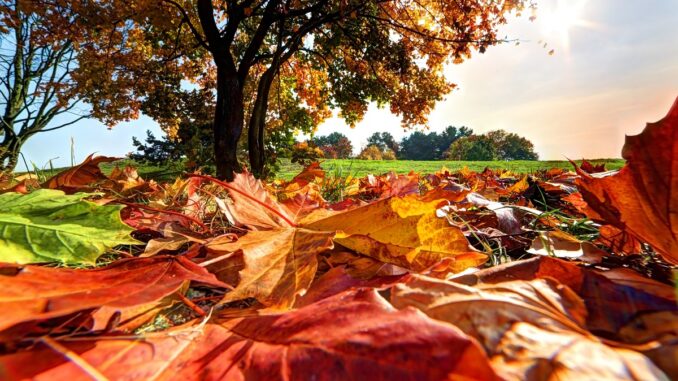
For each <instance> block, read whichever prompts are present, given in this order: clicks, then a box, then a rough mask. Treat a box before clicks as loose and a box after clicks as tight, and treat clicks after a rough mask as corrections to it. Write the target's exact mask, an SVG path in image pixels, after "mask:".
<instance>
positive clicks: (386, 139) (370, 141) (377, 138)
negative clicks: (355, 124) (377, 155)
mask: <svg viewBox="0 0 678 381" xmlns="http://www.w3.org/2000/svg"><path fill="white" fill-rule="evenodd" d="M367 145H368V146H370V145H374V146H377V147H379V149H380V150H381V151H382V152H383V151H386V150H387V149H389V150H391V151H393V153H395V154H396V155H397V154H398V151H399V150H400V145H399V144H398V142H396V140H395V138H393V135H391V134H390V133H388V132H375V133H373V134H372V135H371V136H370V137H369V138H367Z"/></svg>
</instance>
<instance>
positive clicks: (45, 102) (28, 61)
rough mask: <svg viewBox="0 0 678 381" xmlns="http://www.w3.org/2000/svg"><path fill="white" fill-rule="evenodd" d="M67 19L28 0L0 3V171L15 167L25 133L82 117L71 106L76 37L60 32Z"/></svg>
mask: <svg viewBox="0 0 678 381" xmlns="http://www.w3.org/2000/svg"><path fill="white" fill-rule="evenodd" d="M69 21H70V20H69V19H67V18H61V17H60V16H59V15H50V14H40V13H39V12H36V11H35V8H33V7H32V4H31V3H30V2H28V1H8V0H3V1H0V113H2V114H1V115H0V172H10V171H12V170H13V169H14V168H15V167H16V164H17V160H18V158H19V153H20V150H21V146H22V145H23V144H24V143H25V142H26V141H27V140H28V139H29V138H31V136H33V135H35V134H37V133H42V132H46V131H52V130H56V129H59V128H63V127H66V126H68V125H71V124H73V123H76V122H77V121H79V120H81V119H83V118H85V117H86V113H84V112H83V111H82V110H79V109H77V108H76V107H77V106H78V104H79V103H80V97H79V96H77V95H76V94H75V91H74V90H75V84H74V82H73V80H72V77H71V73H72V72H73V70H74V69H75V67H76V64H77V63H76V52H75V47H74V43H75V41H74V38H76V37H77V36H75V35H74V36H71V37H73V38H69V37H67V36H66V35H65V34H64V31H63V27H64V25H65V24H67V23H68V22H69Z"/></svg>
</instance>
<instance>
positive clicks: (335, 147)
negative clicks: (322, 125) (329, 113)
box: [313, 132, 353, 159]
mask: <svg viewBox="0 0 678 381" xmlns="http://www.w3.org/2000/svg"><path fill="white" fill-rule="evenodd" d="M313 143H314V144H315V145H316V146H318V148H320V149H321V150H322V151H323V152H324V153H325V157H326V158H332V159H348V158H349V157H351V155H353V144H351V141H350V140H349V139H348V137H346V135H344V134H342V133H340V132H333V133H331V134H329V135H327V136H314V137H313Z"/></svg>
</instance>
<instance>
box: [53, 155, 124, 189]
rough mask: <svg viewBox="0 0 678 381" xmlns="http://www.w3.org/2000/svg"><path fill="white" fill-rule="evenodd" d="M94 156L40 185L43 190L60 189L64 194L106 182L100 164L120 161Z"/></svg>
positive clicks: (114, 158) (115, 158)
mask: <svg viewBox="0 0 678 381" xmlns="http://www.w3.org/2000/svg"><path fill="white" fill-rule="evenodd" d="M93 156H94V154H92V155H89V156H87V158H86V159H85V161H83V162H82V163H80V164H78V165H76V166H75V167H72V168H69V169H67V170H65V171H63V172H60V173H58V174H56V175H54V176H53V177H51V178H50V179H48V180H47V181H45V182H44V183H43V184H42V187H43V188H48V189H61V190H63V191H64V192H66V193H75V192H78V191H82V190H87V189H89V188H91V186H92V185H94V184H95V183H97V182H99V181H102V180H106V179H107V177H106V175H104V174H103V173H102V172H101V169H99V164H100V163H110V162H112V161H116V160H120V158H117V157H106V156H97V157H93Z"/></svg>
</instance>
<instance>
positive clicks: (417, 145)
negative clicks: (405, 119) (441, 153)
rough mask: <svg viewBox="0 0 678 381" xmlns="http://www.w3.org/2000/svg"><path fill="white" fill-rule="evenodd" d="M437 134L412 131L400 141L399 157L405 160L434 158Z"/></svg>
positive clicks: (435, 155)
mask: <svg viewBox="0 0 678 381" xmlns="http://www.w3.org/2000/svg"><path fill="white" fill-rule="evenodd" d="M437 140H438V134H437V133H435V132H431V133H428V134H426V133H423V132H421V131H414V132H413V133H412V134H410V135H409V136H406V137H404V138H403V140H402V141H401V143H400V158H401V159H405V160H435V159H436V157H437V153H436V145H437V144H438V141H437Z"/></svg>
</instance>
